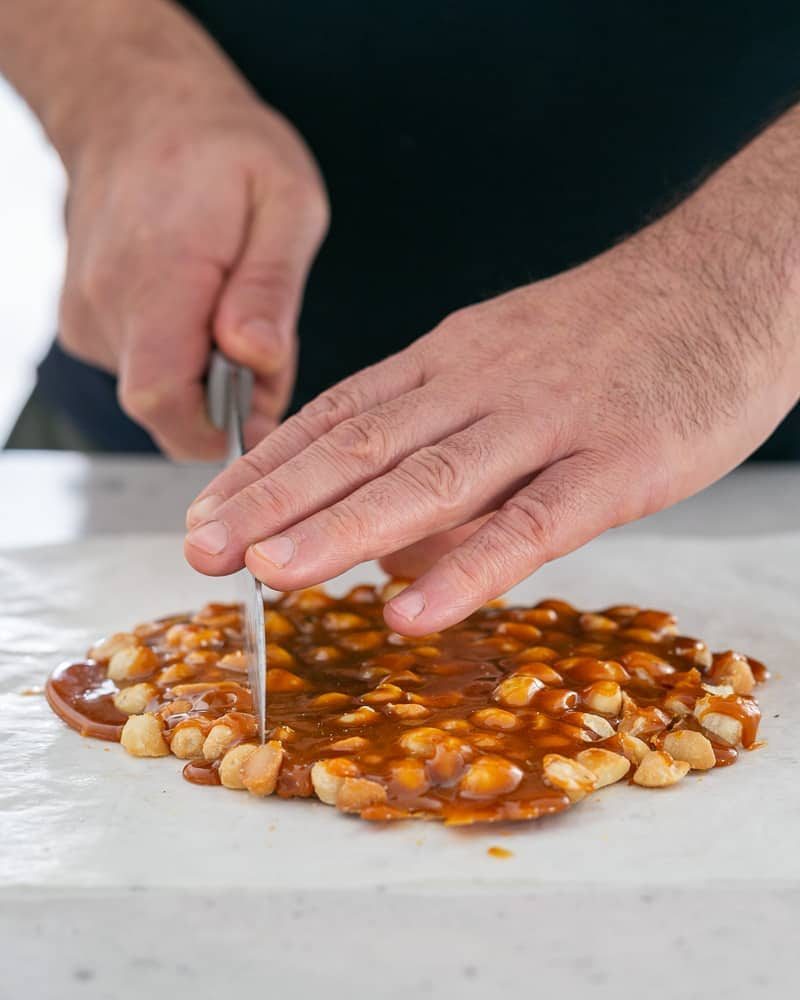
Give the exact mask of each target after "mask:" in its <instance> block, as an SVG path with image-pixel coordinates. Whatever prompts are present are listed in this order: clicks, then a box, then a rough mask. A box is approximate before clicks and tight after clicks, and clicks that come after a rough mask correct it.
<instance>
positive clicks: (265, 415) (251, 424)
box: [244, 338, 297, 449]
mask: <svg viewBox="0 0 800 1000" xmlns="http://www.w3.org/2000/svg"><path fill="white" fill-rule="evenodd" d="M296 372H297V339H296V338H293V342H292V349H291V353H290V357H289V359H288V360H287V363H286V364H285V365H284V366H283V367H282V368H281V369H280V370H279V371H277V372H274V373H273V374H272V375H266V376H261V377H260V378H258V379H256V381H255V384H254V385H253V393H252V398H251V401H250V416H249V417H248V420H247V422H246V424H245V428H244V439H245V447H246V448H248V449H250V448H255V446H256V445H257V444H259V443H260V442H261V441H262V440H263V439H264V438H265V437H266V436H267V434H269V433H271V432H272V431H274V430H275V428H276V427H277V426H278V424H279V423H280V421H281V419H282V417H283V415H284V413H285V412H286V408H287V407H288V405H289V401H290V399H291V397H292V389H293V388H294V381H295V376H296Z"/></svg>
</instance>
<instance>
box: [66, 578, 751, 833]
mask: <svg viewBox="0 0 800 1000" xmlns="http://www.w3.org/2000/svg"><path fill="white" fill-rule="evenodd" d="M392 590H393V587H392V585H387V588H386V589H385V594H388V593H391V592H392ZM385 594H384V595H382V596H379V595H378V592H377V591H376V589H375V588H373V587H368V586H362V587H356V588H354V589H353V590H351V591H350V593H349V594H347V595H345V597H343V598H339V599H336V598H333V597H331V596H329V595H328V594H326V593H325V592H324V591H322V590H321V589H319V588H315V589H312V590H309V591H303V592H300V593H296V594H286V595H284V596H282V597H279V598H278V599H277V600H276V601H275V602H273V603H272V604H270V605H268V606H267V608H266V609H265V618H266V622H267V635H268V638H269V640H270V641H269V643H268V647H267V648H268V660H269V670H268V674H267V687H268V691H269V698H268V703H269V705H268V709H269V711H268V714H269V717H268V726H267V740H268V742H267V743H266V744H265V745H264V746H258V745H257V744H256V737H257V727H256V723H255V719H254V717H253V703H252V698H251V695H250V691H249V689H248V686H247V675H246V670H245V667H246V658H245V656H244V652H243V641H242V632H241V624H242V622H241V612H240V609H239V608H238V607H237V606H235V605H225V604H218V603H215V604H209V605H207V606H206V607H205V608H203V609H202V610H201V611H200V612H199V613H198V614H197V615H194V616H192V615H175V616H171V617H169V618H166V619H163V620H161V621H154V622H148V623H146V624H144V625H140V626H137V627H136V628H134V629H132V630H131V631H130V632H123V633H117V634H116V635H114V636H111V637H109V638H108V639H106V640H103V641H102V642H100V643H98V644H97V645H96V646H95V647H93V649H92V651H91V652H92V658H91V659H89V660H88V661H84V662H82V663H77V664H71V665H68V666H65V667H63V668H60V669H59V670H58V671H56V673H55V674H54V675H53V677H52V678H51V679H50V681H49V683H48V687H47V695H48V699H49V701H50V704H51V705H52V706H53V708H54V709H55V710H56V711H57V712H58V714H59V715H61V717H62V718H64V719H65V720H66V721H67V722H68V723H69V724H70V725H72V726H74V727H75V728H76V729H79V730H80V731H81V732H84V733H86V734H88V735H96V736H101V737H103V738H106V739H118V740H120V741H121V742H122V744H123V746H124V747H125V748H126V749H127V750H128V751H129V752H130V753H131V754H133V755H136V756H166V755H167V754H169V753H171V754H172V755H173V756H174V757H176V758H178V759H181V760H183V761H185V762H186V763H185V767H184V774H185V776H186V777H187V779H188V780H190V781H194V782H198V783H204V784H222V785H223V786H225V787H227V788H230V789H236V790H239V791H245V790H246V791H248V792H249V793H250V794H251V795H254V796H258V797H263V796H269V795H273V794H275V795H277V796H280V797H282V798H292V797H303V796H309V795H316V797H317V798H318V799H320V800H321V801H322V802H325V803H327V804H329V805H335V806H337V807H338V809H339V810H340V811H342V812H347V813H356V814H359V815H361V816H363V817H364V818H366V819H370V820H376V821H382V820H397V819H403V818H410V817H413V818H417V817H419V818H426V819H441V820H444V821H445V822H447V823H452V824H465V823H477V822H489V821H494V820H523V819H526V820H527V819H534V818H536V817H538V816H542V815H548V814H553V813H556V812H560V811H562V810H563V809H566V808H568V807H569V806H570V804H572V803H575V802H578V801H579V800H580V799H582V798H584V797H585V796H586V795H589V794H591V793H593V792H595V791H597V790H598V789H601V788H603V787H605V786H607V785H610V784H613V783H615V782H620V781H621V780H622V779H624V778H626V777H627V778H629V780H630V781H632V782H633V783H635V784H637V785H642V786H645V787H650V788H656V787H665V786H668V785H671V784H675V783H677V782H678V781H680V780H681V779H682V778H683V777H684V775H685V774H686V773H687V772H688V771H689V769H690V768H692V769H695V770H707V769H712V768H714V767H716V766H721V765H723V764H729V763H732V762H734V761H735V760H736V757H737V748H738V747H750V746H752V745H753V743H754V741H755V739H756V733H757V729H758V721H759V711H758V705H757V703H756V701H755V699H754V697H753V695H752V686H753V685H754V684H755V683H756V681H757V680H761V679H763V678H764V677H765V673H766V672H765V669H764V668H763V666H761V665H760V664H758V661H755V660H751V659H749V658H747V657H744V656H742V655H741V654H738V653H732V652H726V653H722V654H716V655H713V656H712V654H711V652H710V651H709V650H708V647H707V646H706V645H705V644H704V643H702V642H700V641H699V640H697V639H692V638H688V637H686V636H679V635H677V634H676V632H677V628H676V624H675V620H674V618H673V616H671V615H669V614H667V613H665V612H656V611H642V610H641V609H639V608H637V607H634V606H631V605H622V604H620V605H615V606H613V607H611V608H606V609H605V610H602V611H599V612H581V611H578V610H577V609H575V608H573V607H572V606H571V605H568V604H566V603H565V602H562V601H543V602H541V603H540V604H539V605H538V606H537V607H535V608H509V607H504V606H502V605H497V604H493V605H491V606H487V607H485V608H483V609H481V610H480V611H478V612H476V613H475V614H473V615H472V616H470V618H469V619H467V620H466V621H465V622H463V623H462V624H461V625H459V626H456V627H454V628H452V629H448V630H447V631H446V632H443V633H437V634H431V635H428V636H424V637H421V638H413V639H412V638H408V637H404V636H401V635H398V634H397V633H393V632H389V631H388V630H387V629H386V627H385V625H384V623H383V617H382V614H383V599H384V597H385Z"/></svg>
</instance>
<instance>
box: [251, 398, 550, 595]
mask: <svg viewBox="0 0 800 1000" xmlns="http://www.w3.org/2000/svg"><path fill="white" fill-rule="evenodd" d="M529 450H530V446H529V443H528V442H524V446H523V442H522V441H521V439H520V436H519V435H518V434H512V433H509V430H508V425H507V423H505V424H504V422H503V418H500V417H497V416H492V417H487V418H485V419H484V420H481V421H479V422H478V423H476V424H472V425H471V426H470V427H468V428H467V429H466V430H464V431H461V432H460V433H458V434H454V435H452V436H451V437H449V438H446V439H445V440H444V441H441V442H439V443H438V444H435V445H432V446H429V447H426V448H423V449H421V450H419V451H416V452H415V453H414V454H413V455H410V456H409V457H408V458H407V459H405V460H404V461H403V462H401V463H400V464H399V465H398V466H397V467H396V468H395V469H393V470H392V471H391V472H389V473H387V474H386V475H385V476H381V477H380V478H378V479H375V480H373V481H372V482H370V483H368V484H367V485H366V486H363V487H362V488H361V489H359V490H356V492H355V493H353V494H351V495H350V496H348V497H347V498H346V499H344V500H342V501H340V502H339V503H337V504H334V505H333V506H332V507H328V508H327V509H325V510H322V511H320V512H319V513H317V514H314V515H312V516H311V517H310V518H307V519H306V520H305V521H301V522H300V523H299V524H296V525H294V526H293V527H291V528H289V529H288V530H287V531H284V532H282V533H281V534H280V535H277V536H274V537H272V538H269V539H265V540H264V541H261V542H258V543H257V544H255V545H253V546H252V547H251V548H250V549H249V550H248V552H247V557H246V562H247V566H248V567H249V568H250V570H251V571H252V572H253V573H255V574H256V576H258V578H259V579H261V580H263V581H264V582H266V583H268V584H269V585H270V586H277V587H278V588H280V589H282V590H283V589H294V588H295V587H305V586H309V585H311V584H313V583H321V582H322V581H324V580H328V579H330V578H331V577H332V576H336V575H337V574H338V573H341V572H343V571H344V570H346V569H349V568H350V567H351V566H353V565H355V564H356V563H359V562H363V561H364V560H367V559H375V558H378V557H380V556H383V555H386V554H387V553H389V552H396V551H397V549H399V548H404V547H406V546H407V545H410V544H412V543H413V542H416V541H418V540H419V539H422V538H426V537H427V536H429V535H431V534H434V533H435V532H437V531H442V530H448V529H450V528H454V527H457V526H459V525H462V524H464V523H465V522H466V521H469V520H471V519H472V518H475V517H477V516H480V515H481V514H484V513H486V512H487V511H490V510H495V509H496V508H497V507H498V506H499V505H500V504H501V503H502V502H503V500H504V499H505V498H506V497H507V496H510V495H511V494H512V493H513V492H515V491H516V490H517V489H519V487H520V486H521V485H522V483H523V482H526V481H528V480H529V479H530V476H531V472H530V468H531V465H530V456H529V454H525V452H529Z"/></svg>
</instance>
